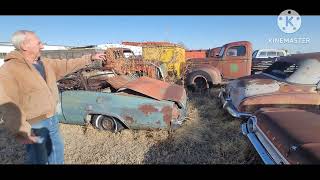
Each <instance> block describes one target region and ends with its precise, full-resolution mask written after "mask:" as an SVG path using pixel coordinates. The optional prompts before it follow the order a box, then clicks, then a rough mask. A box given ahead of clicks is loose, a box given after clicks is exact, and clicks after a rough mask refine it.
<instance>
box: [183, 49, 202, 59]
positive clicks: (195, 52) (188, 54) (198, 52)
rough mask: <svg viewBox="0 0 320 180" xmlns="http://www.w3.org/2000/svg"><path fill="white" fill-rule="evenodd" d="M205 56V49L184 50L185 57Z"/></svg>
mask: <svg viewBox="0 0 320 180" xmlns="http://www.w3.org/2000/svg"><path fill="white" fill-rule="evenodd" d="M206 56H207V50H186V52H185V57H186V60H187V59H192V58H205V57H206Z"/></svg>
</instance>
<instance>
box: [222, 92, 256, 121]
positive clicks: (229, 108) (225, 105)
mask: <svg viewBox="0 0 320 180" xmlns="http://www.w3.org/2000/svg"><path fill="white" fill-rule="evenodd" d="M219 99H220V101H221V103H222V104H223V105H222V108H223V109H226V110H227V111H228V113H229V114H230V115H231V116H232V117H235V118H243V119H247V118H249V117H251V116H252V115H251V114H249V113H242V112H239V111H238V110H237V109H236V107H234V105H233V104H232V101H231V99H230V98H229V97H227V95H226V93H225V89H224V88H221V90H220V92H219Z"/></svg>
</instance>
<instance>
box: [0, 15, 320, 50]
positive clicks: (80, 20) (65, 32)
mask: <svg viewBox="0 0 320 180" xmlns="http://www.w3.org/2000/svg"><path fill="white" fill-rule="evenodd" d="M301 19H302V25H301V28H300V29H299V31H297V32H295V33H293V34H285V33H284V32H282V31H280V29H279V28H278V25H277V16H0V22H1V31H0V41H1V42H3V41H4V42H7V41H10V36H11V35H12V33H13V32H14V31H16V30H18V29H28V30H33V31H36V33H37V34H38V35H39V37H40V38H41V40H42V41H43V42H45V43H47V44H52V45H72V46H82V45H92V44H103V43H121V42H122V41H170V42H175V43H179V42H182V43H183V44H185V46H186V47H187V48H189V49H207V48H213V47H217V46H221V45H223V44H225V43H228V42H232V41H239V40H248V41H251V42H252V43H253V46H254V47H253V48H254V49H260V48H286V49H288V50H289V51H290V52H292V51H293V52H296V51H301V52H313V51H320V34H319V33H320V16H301ZM291 37H292V38H294V37H298V38H299V37H308V38H310V43H309V44H279V43H278V44H277V43H269V42H268V39H269V38H291Z"/></svg>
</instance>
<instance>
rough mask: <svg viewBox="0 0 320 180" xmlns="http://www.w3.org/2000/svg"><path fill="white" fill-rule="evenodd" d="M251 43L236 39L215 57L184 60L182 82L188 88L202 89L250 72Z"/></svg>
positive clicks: (222, 48)
mask: <svg viewBox="0 0 320 180" xmlns="http://www.w3.org/2000/svg"><path fill="white" fill-rule="evenodd" d="M251 63H252V44H251V43H250V42H248V41H238V42H232V43H228V44H225V45H223V46H222V47H221V49H220V52H219V54H217V55H215V57H206V58H193V59H189V60H187V61H186V66H185V75H184V83H185V85H186V86H187V89H188V90H191V91H202V90H206V89H209V88H211V87H213V86H214V85H219V84H225V83H226V82H227V81H229V80H232V79H237V78H239V77H243V76H248V75H250V74H251Z"/></svg>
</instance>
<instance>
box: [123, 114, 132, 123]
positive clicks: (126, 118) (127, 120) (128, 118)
mask: <svg viewBox="0 0 320 180" xmlns="http://www.w3.org/2000/svg"><path fill="white" fill-rule="evenodd" d="M124 120H125V121H126V122H127V123H129V124H132V123H133V121H134V120H133V118H132V117H130V116H125V117H124Z"/></svg>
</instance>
